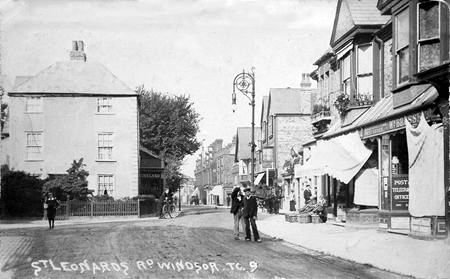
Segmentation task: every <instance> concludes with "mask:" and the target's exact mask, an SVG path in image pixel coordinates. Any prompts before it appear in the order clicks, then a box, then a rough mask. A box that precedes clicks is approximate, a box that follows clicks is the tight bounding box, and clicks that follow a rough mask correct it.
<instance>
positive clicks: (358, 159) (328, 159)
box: [294, 132, 372, 183]
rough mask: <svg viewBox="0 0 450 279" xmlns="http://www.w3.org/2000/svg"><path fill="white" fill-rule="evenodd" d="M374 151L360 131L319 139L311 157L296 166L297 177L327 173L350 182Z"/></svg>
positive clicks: (344, 181)
mask: <svg viewBox="0 0 450 279" xmlns="http://www.w3.org/2000/svg"><path fill="white" fill-rule="evenodd" d="M370 154H372V151H371V150H369V149H368V148H366V147H365V146H364V144H363V143H362V141H361V139H360V137H359V134H358V132H353V133H350V134H347V135H343V136H339V137H336V138H332V139H330V140H319V141H317V145H316V147H315V148H314V149H313V150H312V151H311V158H310V159H309V160H308V161H307V162H306V163H305V164H304V165H302V166H295V167H294V172H295V173H294V174H295V177H296V178H299V177H303V176H311V175H323V174H325V173H327V174H329V175H331V176H333V177H334V178H336V179H338V180H340V181H342V182H343V183H348V182H350V180H351V179H352V178H353V177H354V176H355V175H356V174H357V173H358V172H359V171H360V170H361V168H362V166H363V165H364V164H365V163H366V161H367V160H368V159H369V157H370Z"/></svg>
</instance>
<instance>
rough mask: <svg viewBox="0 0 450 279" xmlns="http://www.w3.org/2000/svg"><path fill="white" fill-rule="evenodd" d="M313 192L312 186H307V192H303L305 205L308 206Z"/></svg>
mask: <svg viewBox="0 0 450 279" xmlns="http://www.w3.org/2000/svg"><path fill="white" fill-rule="evenodd" d="M311 196H312V192H311V185H309V184H307V185H306V189H305V191H303V198H305V204H308V203H309V201H310V200H311Z"/></svg>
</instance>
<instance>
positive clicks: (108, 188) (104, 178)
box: [97, 174, 114, 196]
mask: <svg viewBox="0 0 450 279" xmlns="http://www.w3.org/2000/svg"><path fill="white" fill-rule="evenodd" d="M97 185H98V194H99V195H108V196H112V195H113V194H114V175H112V174H99V175H98V183H97Z"/></svg>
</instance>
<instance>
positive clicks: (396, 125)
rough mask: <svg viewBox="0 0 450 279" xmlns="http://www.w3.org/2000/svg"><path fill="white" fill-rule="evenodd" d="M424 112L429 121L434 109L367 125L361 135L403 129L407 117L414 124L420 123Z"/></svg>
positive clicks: (366, 135) (365, 136)
mask: <svg viewBox="0 0 450 279" xmlns="http://www.w3.org/2000/svg"><path fill="white" fill-rule="evenodd" d="M422 112H423V113H424V115H425V119H427V121H428V120H430V119H431V115H432V113H433V111H432V110H431V109H427V110H425V111H420V112H416V113H412V114H409V115H407V116H401V117H398V118H394V119H391V120H388V121H384V122H382V123H379V124H376V125H373V126H369V127H365V128H363V129H362V131H361V137H362V138H369V137H373V136H378V135H382V134H386V133H389V132H393V131H397V130H400V129H403V128H405V119H406V118H408V120H409V121H410V122H411V123H412V124H413V125H414V124H415V123H416V122H417V123H418V120H419V119H420V115H421V114H422Z"/></svg>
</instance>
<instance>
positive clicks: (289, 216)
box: [285, 214, 298, 223]
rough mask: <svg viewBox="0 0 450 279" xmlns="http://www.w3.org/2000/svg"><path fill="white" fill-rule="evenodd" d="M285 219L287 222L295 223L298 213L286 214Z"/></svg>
mask: <svg viewBox="0 0 450 279" xmlns="http://www.w3.org/2000/svg"><path fill="white" fill-rule="evenodd" d="M285 220H286V222H289V223H296V222H298V214H286V215H285Z"/></svg>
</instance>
